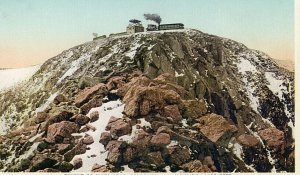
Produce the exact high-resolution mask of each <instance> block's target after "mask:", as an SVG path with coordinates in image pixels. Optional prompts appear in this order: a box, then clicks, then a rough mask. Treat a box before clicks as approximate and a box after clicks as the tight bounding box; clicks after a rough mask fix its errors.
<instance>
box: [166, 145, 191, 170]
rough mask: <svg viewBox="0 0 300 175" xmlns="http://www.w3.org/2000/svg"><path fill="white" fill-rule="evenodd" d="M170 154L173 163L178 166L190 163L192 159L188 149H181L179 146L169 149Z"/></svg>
mask: <svg viewBox="0 0 300 175" xmlns="http://www.w3.org/2000/svg"><path fill="white" fill-rule="evenodd" d="M168 152H169V154H170V160H171V162H172V163H173V164H175V165H177V166H180V165H182V164H183V163H186V162H188V161H189V160H190V158H191V155H190V152H189V149H188V148H181V147H179V146H175V147H172V148H168Z"/></svg>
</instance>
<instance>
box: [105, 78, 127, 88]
mask: <svg viewBox="0 0 300 175" xmlns="http://www.w3.org/2000/svg"><path fill="white" fill-rule="evenodd" d="M124 84H125V77H122V76H115V77H112V78H110V79H109V80H108V82H107V84H106V86H107V88H108V90H109V91H110V90H112V89H115V88H120V87H122V86H123V85H124Z"/></svg>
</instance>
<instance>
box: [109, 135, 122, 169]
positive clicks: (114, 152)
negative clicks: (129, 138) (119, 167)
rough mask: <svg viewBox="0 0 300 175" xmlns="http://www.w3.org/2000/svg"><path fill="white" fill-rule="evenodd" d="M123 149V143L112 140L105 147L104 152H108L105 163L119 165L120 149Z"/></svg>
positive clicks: (120, 158)
mask: <svg viewBox="0 0 300 175" xmlns="http://www.w3.org/2000/svg"><path fill="white" fill-rule="evenodd" d="M124 147H125V144H124V142H122V141H116V140H112V141H110V142H109V143H108V144H107V146H106V150H108V155H107V161H108V162H110V163H112V164H114V165H116V164H120V163H121V161H122V152H121V151H122V149H123V148H124Z"/></svg>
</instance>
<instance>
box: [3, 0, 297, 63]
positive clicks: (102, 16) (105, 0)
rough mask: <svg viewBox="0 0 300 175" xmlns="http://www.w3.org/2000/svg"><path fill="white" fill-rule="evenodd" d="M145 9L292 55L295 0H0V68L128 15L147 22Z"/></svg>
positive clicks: (47, 53) (54, 51)
mask: <svg viewBox="0 0 300 175" xmlns="http://www.w3.org/2000/svg"><path fill="white" fill-rule="evenodd" d="M144 13H157V14H160V16H161V18H162V23H175V22H181V23H184V24H185V27H187V28H194V29H198V30H200V31H202V32H205V33H209V34H214V35H218V36H222V37H226V38H231V39H233V40H236V41H238V42H241V43H243V44H245V45H246V46H247V47H249V48H252V49H257V50H261V51H263V52H265V53H267V54H268V55H270V56H271V57H273V58H275V59H290V60H293V59H294V27H295V26H294V0H0V39H1V42H0V68H1V67H25V66H29V65H34V64H40V63H43V62H44V61H45V60H47V59H49V58H51V57H53V56H56V55H58V54H59V53H61V52H62V51H63V50H66V49H69V48H71V47H73V46H75V45H78V44H82V43H84V42H87V41H90V40H91V39H92V33H94V32H96V33H98V34H99V35H102V34H106V35H107V34H109V33H116V32H122V31H125V28H126V26H127V25H128V20H129V19H132V18H136V19H140V20H142V23H143V24H144V26H146V25H147V23H148V21H145V20H144V19H143V14H144Z"/></svg>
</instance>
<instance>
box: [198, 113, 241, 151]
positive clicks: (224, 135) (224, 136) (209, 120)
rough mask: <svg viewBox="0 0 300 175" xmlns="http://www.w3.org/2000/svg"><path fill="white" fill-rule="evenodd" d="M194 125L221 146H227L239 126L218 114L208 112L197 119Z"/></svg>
mask: <svg viewBox="0 0 300 175" xmlns="http://www.w3.org/2000/svg"><path fill="white" fill-rule="evenodd" d="M197 121H198V123H196V124H194V125H193V127H194V128H197V129H199V130H200V132H201V133H202V134H203V135H204V136H206V137H207V138H208V139H209V140H210V141H212V142H214V143H216V144H219V145H221V146H227V145H228V143H229V140H230V138H231V137H232V136H233V134H234V133H235V132H237V128H236V126H234V125H231V124H230V123H229V122H228V121H226V120H225V119H224V118H223V117H222V116H220V115H217V114H213V113H212V114H208V115H206V116H203V117H201V118H200V119H198V120H197Z"/></svg>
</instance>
